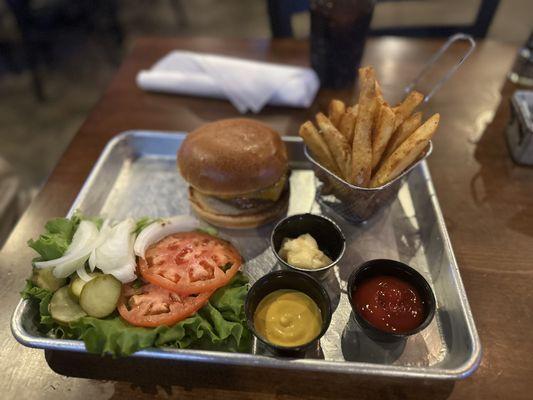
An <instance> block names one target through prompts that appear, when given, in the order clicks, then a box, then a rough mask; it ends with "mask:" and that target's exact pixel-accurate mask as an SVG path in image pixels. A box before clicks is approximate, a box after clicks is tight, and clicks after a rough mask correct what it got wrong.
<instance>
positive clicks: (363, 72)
mask: <svg viewBox="0 0 533 400" xmlns="http://www.w3.org/2000/svg"><path fill="white" fill-rule="evenodd" d="M359 80H360V84H361V92H360V93H359V114H358V117H357V124H356V125H355V130H354V137H353V142H352V168H351V171H350V173H349V174H348V176H347V178H348V182H349V183H352V184H355V185H357V186H366V185H367V184H368V182H370V176H371V173H372V125H373V122H374V113H375V110H376V104H377V102H376V100H375V97H376V76H375V73H374V69H373V68H372V67H366V68H360V69H359Z"/></svg>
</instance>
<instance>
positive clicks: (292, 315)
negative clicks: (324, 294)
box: [254, 289, 322, 347]
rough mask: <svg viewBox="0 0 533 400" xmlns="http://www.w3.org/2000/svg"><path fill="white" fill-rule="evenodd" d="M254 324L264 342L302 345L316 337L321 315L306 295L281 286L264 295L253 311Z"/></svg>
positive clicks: (291, 345)
mask: <svg viewBox="0 0 533 400" xmlns="http://www.w3.org/2000/svg"><path fill="white" fill-rule="evenodd" d="M254 327H255V329H256V331H257V333H258V334H259V335H261V337H262V338H263V339H265V340H266V341H267V342H269V343H272V344H274V345H278V346H284V347H293V346H301V345H304V344H306V343H309V342H311V341H312V340H314V339H316V337H317V336H318V335H319V334H320V330H321V328H322V315H321V312H320V309H319V308H318V306H317V304H316V303H315V302H314V301H313V299H311V298H310V297H309V296H308V295H306V294H305V293H303V292H300V291H297V290H290V289H280V290H276V291H274V292H272V293H269V294H268V295H266V296H265V298H263V299H262V300H261V301H260V302H259V304H258V305H257V308H256V310H255V314H254Z"/></svg>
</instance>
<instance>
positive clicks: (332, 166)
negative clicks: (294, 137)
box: [300, 121, 342, 177]
mask: <svg viewBox="0 0 533 400" xmlns="http://www.w3.org/2000/svg"><path fill="white" fill-rule="evenodd" d="M300 136H301V137H302V139H303V140H304V141H305V144H307V146H308V147H309V150H311V153H313V156H315V158H316V160H317V161H318V162H319V163H320V164H322V165H323V166H324V168H326V169H328V170H330V171H331V172H333V173H334V174H335V175H337V176H340V177H342V174H341V173H340V170H339V167H338V166H337V163H336V161H335V159H334V158H333V156H332V155H331V152H330V151H329V148H328V146H327V145H326V142H325V141H324V138H323V137H322V136H321V135H320V133H318V130H317V129H316V128H315V126H314V125H313V123H312V122H311V121H307V122H306V123H304V124H303V125H302V126H300Z"/></svg>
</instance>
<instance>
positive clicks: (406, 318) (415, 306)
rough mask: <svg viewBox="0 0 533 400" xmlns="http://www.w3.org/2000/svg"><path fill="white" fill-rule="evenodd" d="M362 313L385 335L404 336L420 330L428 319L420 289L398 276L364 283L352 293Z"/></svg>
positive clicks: (371, 279) (375, 278)
mask: <svg viewBox="0 0 533 400" xmlns="http://www.w3.org/2000/svg"><path fill="white" fill-rule="evenodd" d="M352 301H353V303H354V306H355V308H356V310H357V311H358V312H359V314H360V315H361V316H362V317H363V318H364V319H366V320H367V321H368V322H369V323H370V324H371V325H373V326H374V327H375V328H377V329H380V330H382V331H384V332H392V333H404V332H408V331H411V330H413V329H415V328H417V327H418V326H419V325H420V324H422V322H423V321H424V318H425V317H426V315H425V312H424V301H423V300H422V298H421V297H420V294H419V293H418V291H417V289H416V288H415V287H414V286H413V285H411V284H410V283H409V282H406V281H404V280H402V279H399V278H396V277H395V276H388V275H381V276H374V277H371V278H368V279H365V280H363V281H362V282H361V283H360V284H359V285H357V287H356V288H355V290H354V291H353V293H352Z"/></svg>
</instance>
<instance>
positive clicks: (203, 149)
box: [178, 118, 288, 197]
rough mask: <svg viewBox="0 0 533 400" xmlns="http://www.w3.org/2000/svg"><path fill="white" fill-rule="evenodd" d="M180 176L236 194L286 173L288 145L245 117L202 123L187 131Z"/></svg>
mask: <svg viewBox="0 0 533 400" xmlns="http://www.w3.org/2000/svg"><path fill="white" fill-rule="evenodd" d="M178 167H179V170H180V172H181V175H182V176H183V178H184V179H185V180H186V181H187V182H188V183H189V184H190V185H191V186H192V187H193V188H194V189H196V190H198V191H200V192H202V193H204V194H208V195H215V196H217V195H218V196H222V197H227V196H239V195H242V194H246V193H251V192H255V191H257V190H261V189H264V188H268V187H269V186H271V185H273V184H275V183H276V182H277V181H278V180H279V179H280V178H281V177H282V176H283V175H284V174H286V173H287V170H288V164H287V149H286V148H285V144H284V143H283V141H282V140H281V138H280V136H279V134H278V133H277V132H276V131H274V130H273V129H272V128H270V127H268V126H267V125H265V124H263V123H261V122H258V121H254V120H251V119H246V118H235V119H225V120H220V121H215V122H211V123H209V124H206V125H202V126H201V127H199V128H198V129H196V130H194V131H192V132H191V133H189V134H188V135H187V137H186V138H185V140H184V141H183V143H182V144H181V147H180V149H179V152H178Z"/></svg>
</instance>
